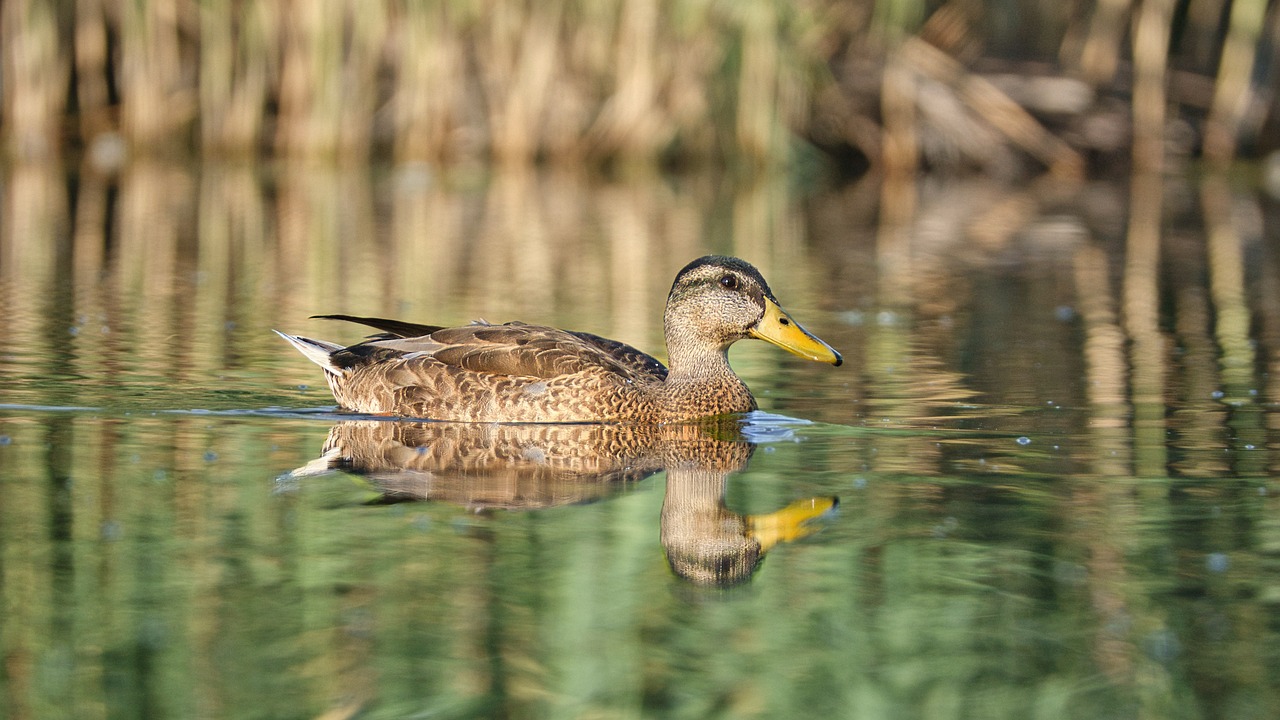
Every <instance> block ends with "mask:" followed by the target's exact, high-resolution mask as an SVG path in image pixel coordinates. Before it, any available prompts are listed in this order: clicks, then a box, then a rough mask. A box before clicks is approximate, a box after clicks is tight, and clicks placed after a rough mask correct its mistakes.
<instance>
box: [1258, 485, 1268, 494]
mask: <svg viewBox="0 0 1280 720" xmlns="http://www.w3.org/2000/svg"><path fill="white" fill-rule="evenodd" d="M1258 494H1259V495H1266V494H1267V486H1266V485H1259V486H1258Z"/></svg>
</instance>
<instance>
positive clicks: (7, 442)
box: [0, 435, 13, 447]
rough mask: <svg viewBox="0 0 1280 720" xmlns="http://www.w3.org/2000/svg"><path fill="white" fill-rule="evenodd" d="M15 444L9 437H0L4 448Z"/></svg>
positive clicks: (0, 443)
mask: <svg viewBox="0 0 1280 720" xmlns="http://www.w3.org/2000/svg"><path fill="white" fill-rule="evenodd" d="M12 442H13V438H11V437H9V436H8V435H0V447H4V446H5V445H8V444H10V443H12Z"/></svg>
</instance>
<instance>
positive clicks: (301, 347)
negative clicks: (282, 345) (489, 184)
mask: <svg viewBox="0 0 1280 720" xmlns="http://www.w3.org/2000/svg"><path fill="white" fill-rule="evenodd" d="M272 332H274V333H275V334H277V335H279V336H280V337H282V338H284V339H285V340H288V341H289V344H290V345H292V346H294V347H295V348H297V349H298V352H300V353H302V354H303V355H305V356H306V357H307V359H308V360H310V361H311V362H313V363H315V364H317V365H319V366H320V367H322V368H324V369H325V370H326V371H327V372H331V373H333V374H334V375H342V374H343V373H344V372H345V371H344V370H343V369H342V368H340V367H338V366H337V365H334V364H333V354H334V353H335V352H337V351H338V350H341V349H342V346H341V345H337V344H335V343H331V342H325V341H323V340H312V339H311V338H304V337H299V336H297V335H287V334H285V333H282V332H280V331H279V330H272Z"/></svg>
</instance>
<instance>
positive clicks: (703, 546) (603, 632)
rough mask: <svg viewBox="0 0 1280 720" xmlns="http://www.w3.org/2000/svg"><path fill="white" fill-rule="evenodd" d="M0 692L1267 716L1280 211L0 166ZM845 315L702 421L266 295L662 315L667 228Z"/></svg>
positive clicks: (211, 705)
mask: <svg viewBox="0 0 1280 720" xmlns="http://www.w3.org/2000/svg"><path fill="white" fill-rule="evenodd" d="M0 194H2V196H3V207H2V210H0V488H2V489H3V496H2V497H0V593H2V594H3V601H4V605H3V608H4V609H3V613H2V614H0V656H2V658H3V663H2V664H0V708H3V709H2V710H0V713H3V715H4V716H6V717H13V718H55V717H57V718H61V717H76V718H94V717H173V718H191V717H210V718H214V717H217V718H221V717H229V718H239V717H270V718H294V717H296V718H315V717H324V718H347V717H361V718H400V717H433V718H436V717H443V718H453V717H459V718H461V717H521V718H523V717H532V718H565V717H588V718H611V717H641V716H647V717H664V718H668V717H669V718H705V717H725V718H739V717H759V718H779V717H857V718H873V717H927V718H1133V717H1147V718H1166V717H1168V718H1273V717H1276V716H1280V682H1278V681H1277V680H1276V678H1277V677H1280V615H1278V614H1277V610H1278V608H1277V604H1280V575H1278V573H1280V482H1277V481H1276V479H1275V475H1276V472H1277V467H1280V409H1278V408H1280V259H1278V258H1277V254H1278V253H1280V229H1278V228H1280V210H1278V209H1277V207H1276V205H1275V204H1274V203H1271V204H1268V201H1266V200H1265V199H1263V198H1261V197H1259V196H1258V195H1256V194H1254V193H1253V192H1252V191H1250V190H1249V189H1248V188H1247V187H1244V186H1237V185H1233V184H1232V183H1230V182H1228V181H1226V180H1221V179H1214V178H1208V179H1203V180H1197V181H1195V182H1191V181H1189V180H1183V179H1178V178H1166V179H1164V180H1142V179H1135V180H1133V181H1124V182H1119V183H1096V184H1087V185H1079V186H1061V185H1054V184H1044V183H1032V184H1029V185H1028V186H1025V187H1019V188H1012V189H1011V188H1000V187H995V186H989V185H984V184H981V183H976V182H971V183H966V184H954V185H948V184H942V183H936V182H929V183H924V184H922V185H921V186H920V187H918V188H915V189H913V190H911V191H909V192H908V191H905V190H904V189H903V188H881V187H879V186H877V185H875V184H874V183H871V182H866V183H863V184H861V185H856V186H851V187H847V188H842V189H838V190H814V191H800V190H797V189H796V188H795V187H793V186H790V185H788V184H787V183H785V182H782V181H778V182H763V183H758V184H753V185H746V186H742V185H736V184H733V183H730V182H729V181H727V180H723V179H715V178H697V177H695V178H685V179H679V180H670V179H658V178H652V179H639V180H633V181H629V182H608V181H601V180H595V179H589V178H582V177H574V176H564V175H540V176H509V175H500V176H494V177H452V178H441V177H436V176H433V175H432V174H430V173H429V172H426V171H424V170H421V169H416V168H408V169H403V170H399V171H388V172H371V171H367V170H364V169H359V170H350V169H348V170H341V171H339V170H333V169H326V168H315V167H304V168H291V167H278V168H269V169H267V170H265V171H261V172H259V171H255V170H252V169H246V168H223V167H206V168H204V169H202V170H196V169H193V168H186V167H173V166H165V165H145V164H142V165H137V166H134V167H131V168H130V169H128V170H127V171H125V173H124V174H123V175H121V176H119V177H116V178H110V179H104V178H96V177H92V176H78V175H76V174H74V173H72V174H67V173H65V172H64V171H63V170H62V169H60V168H45V167H25V168H11V169H9V170H7V171H5V172H4V173H3V174H0ZM707 252H721V253H731V254H736V255H740V256H742V257H745V258H747V259H749V260H751V261H752V262H754V263H756V264H757V265H758V266H759V267H760V268H761V269H762V271H763V272H764V274H765V276H766V277H768V278H769V279H770V282H771V284H772V285H773V288H774V290H775V292H776V294H777V295H778V297H779V299H780V300H781V301H782V303H783V305H784V306H786V307H787V308H788V309H789V310H790V311H791V312H792V314H793V315H794V316H795V317H796V318H797V319H799V320H800V321H801V322H803V323H805V324H806V325H808V326H809V327H810V329H812V330H814V331H815V332H816V333H817V334H818V335H820V336H822V337H823V338H824V339H826V340H828V341H829V342H831V343H832V344H833V345H834V346H836V347H837V348H839V349H840V350H842V351H843V352H844V353H845V357H846V361H847V362H846V365H845V366H844V367H841V368H831V367H828V366H820V365H816V364H810V363H805V362H804V361H802V360H799V359H797V358H793V357H791V356H787V355H784V354H783V353H781V352H780V351H777V350H776V349H774V348H771V347H766V346H763V344H762V343H754V344H750V346H748V344H747V343H743V344H741V345H740V346H739V347H736V348H735V350H734V352H733V360H734V363H735V367H736V368H738V369H739V371H740V373H741V374H742V375H743V376H744V377H745V378H746V379H747V381H748V383H749V384H750V385H751V386H752V387H753V389H754V390H755V392H756V394H757V396H758V398H759V399H760V403H761V407H762V410H763V412H761V413H756V414H753V415H751V416H748V417H745V418H736V419H732V420H731V421H727V422H725V423H719V424H716V425H714V426H696V425H695V426H679V427H672V428H664V429H661V430H657V429H634V428H633V429H626V428H616V427H614V428H610V427H597V426H570V427H537V426H534V427H503V426H484V427H467V426H458V425H451V424H442V423H407V422H392V421H386V420H374V419H367V418H352V417H348V416H343V415H340V414H336V413H333V412H331V410H332V400H331V398H330V397H329V396H328V393H327V391H326V390H325V389H324V387H323V383H322V381H321V378H320V375H319V371H318V369H317V368H315V367H314V366H313V365H311V364H310V363H308V362H307V361H306V360H305V359H303V358H302V357H301V356H300V355H298V354H297V353H296V352H294V351H293V350H292V349H291V348H289V347H288V346H287V345H285V344H284V343H283V342H281V341H280V340H279V339H278V338H277V337H276V336H275V335H273V334H272V333H271V332H270V329H271V328H279V329H281V330H285V331H289V332H298V333H302V334H307V335H312V336H319V337H325V338H328V339H334V340H352V341H354V340H355V339H357V338H358V337H359V336H360V334H361V333H360V330H359V329H358V328H353V327H346V326H342V325H341V324H333V323H326V322H324V321H318V320H308V319H307V316H309V315H311V314H315V313H323V312H347V313H353V314H366V315H384V316H393V317H404V318H406V319H411V320H417V321H421V322H446V323H448V322H465V321H467V320H469V319H471V318H474V317H483V318H486V319H489V320H493V321H502V320H508V319H517V318H519V319H525V320H531V321H539V322H549V323H554V324H560V325H563V326H567V327H571V328H574V329H581V330H589V331H592V332H596V333H600V334H603V335H608V336H612V337H617V338H619V339H622V340H625V341H627V342H630V343H633V344H635V345H637V346H639V347H642V348H645V349H650V350H653V351H655V352H659V353H660V351H661V327H660V319H661V307H662V301H663V299H664V298H665V293H666V290H667V288H668V286H669V284H670V282H671V278H672V276H673V275H674V273H675V271H676V270H677V269H678V268H679V267H681V266H682V265H683V264H684V263H685V262H687V261H688V260H689V259H692V258H693V257H696V256H698V255H701V254H704V253H707Z"/></svg>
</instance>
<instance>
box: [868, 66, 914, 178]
mask: <svg viewBox="0 0 1280 720" xmlns="http://www.w3.org/2000/svg"><path fill="white" fill-rule="evenodd" d="M916 90H917V85H916V78H915V76H914V75H913V74H912V73H911V72H910V71H909V70H908V69H907V68H906V67H905V65H904V64H903V62H902V59H901V57H900V55H899V54H898V53H896V52H895V53H894V54H892V55H891V56H890V57H889V59H888V61H887V62H886V63H885V67H884V81H883V83H882V84H881V90H880V114H881V117H882V118H883V130H882V131H881V135H880V143H879V145H880V156H879V158H878V160H879V163H880V168H881V171H882V172H884V174H885V175H886V176H887V177H889V178H896V179H905V178H911V177H914V176H915V174H916V173H917V172H918V171H919V168H920V147H919V144H918V142H917V141H918V140H919V123H918V122H917V121H916Z"/></svg>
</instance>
